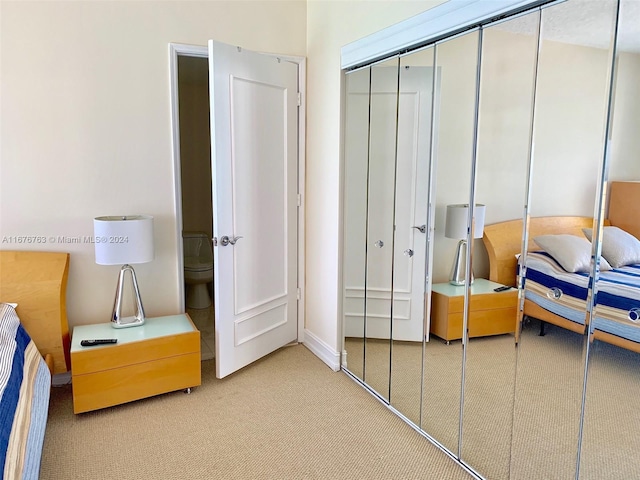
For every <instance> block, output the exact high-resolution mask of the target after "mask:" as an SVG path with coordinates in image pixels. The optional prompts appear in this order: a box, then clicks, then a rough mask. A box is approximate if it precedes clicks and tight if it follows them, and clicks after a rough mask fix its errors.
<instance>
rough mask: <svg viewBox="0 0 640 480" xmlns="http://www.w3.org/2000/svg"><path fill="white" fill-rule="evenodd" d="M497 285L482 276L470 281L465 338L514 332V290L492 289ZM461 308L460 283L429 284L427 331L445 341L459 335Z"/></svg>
mask: <svg viewBox="0 0 640 480" xmlns="http://www.w3.org/2000/svg"><path fill="white" fill-rule="evenodd" d="M500 286H501V285H500V284H499V283H494V282H491V281H489V280H485V279H484V278H476V279H475V281H474V282H473V284H472V285H471V291H470V305H469V338H471V337H484V336H487V335H501V334H504V333H514V332H515V326H516V307H517V305H518V290H517V289H515V288H512V289H510V290H507V291H504V292H494V291H493V289H494V288H496V287H500ZM463 310H464V285H462V286H457V285H451V284H450V283H437V284H435V285H433V286H432V293H431V328H430V332H431V333H432V334H434V335H436V336H438V337H440V338H442V339H443V340H446V341H447V342H449V341H451V340H457V339H460V338H462V317H463Z"/></svg>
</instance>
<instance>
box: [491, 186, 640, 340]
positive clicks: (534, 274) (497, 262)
mask: <svg viewBox="0 0 640 480" xmlns="http://www.w3.org/2000/svg"><path fill="white" fill-rule="evenodd" d="M608 198H609V201H608V205H609V208H608V218H607V220H606V221H605V222H604V225H605V230H606V231H607V232H610V231H613V230H617V228H619V229H622V230H624V231H625V232H628V233H629V234H631V235H633V236H635V237H636V238H640V182H612V183H611V186H610V192H609V197H608ZM592 227H593V219H592V218H591V217H537V218H530V220H529V242H528V245H527V252H528V253H527V260H526V270H525V271H526V273H525V276H526V278H525V279H524V302H523V314H524V315H525V316H529V317H533V318H537V319H539V320H541V321H542V322H543V323H542V325H544V323H551V324H554V325H557V326H560V327H563V328H566V329H568V330H571V331H574V332H577V333H584V331H585V328H586V325H587V324H589V322H590V317H589V316H588V314H587V307H586V306H587V302H588V298H587V297H588V294H589V290H588V287H589V281H590V279H589V273H588V272H576V273H568V272H567V271H566V269H565V268H563V267H562V266H561V265H560V264H559V263H558V261H557V258H556V257H558V256H557V255H551V254H549V252H548V251H541V250H542V249H541V248H540V246H539V245H538V244H536V243H535V242H534V238H536V237H538V238H540V236H552V237H553V238H555V237H557V235H560V234H568V235H572V236H576V237H581V238H582V239H586V237H585V234H584V229H591V228H592ZM609 229H611V230H609ZM552 237H550V238H552ZM521 238H522V220H513V221H508V222H501V223H497V224H494V225H488V226H485V236H484V238H483V241H484V244H485V246H486V248H487V253H488V255H489V266H490V279H491V280H492V281H495V282H498V283H502V284H505V285H512V286H515V285H516V282H517V272H518V268H519V266H518V259H517V255H518V254H519V253H520V252H521V248H522V240H521ZM587 241H588V240H587ZM545 246H546V245H545ZM603 248H604V243H603ZM540 251H541V252H540ZM550 251H553V250H550ZM554 253H555V252H554ZM603 256H605V255H604V250H603ZM558 258H559V257H558ZM581 261H582V262H583V263H584V259H582V260H581ZM586 261H587V263H588V261H589V259H588V258H587V259H586ZM565 267H566V265H565ZM602 267H603V268H602V269H601V271H600V273H599V277H600V278H599V281H598V290H597V291H598V293H597V297H596V298H597V302H596V303H597V305H596V308H595V309H594V313H593V318H592V322H593V323H592V324H591V328H590V331H591V332H592V339H600V340H603V341H606V342H609V343H612V344H615V345H618V346H621V347H624V348H627V349H630V350H633V351H635V352H640V321H639V319H638V315H640V262H638V264H631V265H623V266H618V265H616V266H615V267H614V268H613V269H611V270H606V269H607V268H608V267H607V266H606V265H604V262H603V265H602ZM567 268H568V267H567ZM568 269H569V270H572V269H571V268H568ZM587 270H588V269H587ZM605 270H606V271H605ZM516 332H519V329H518V328H516ZM517 340H518V334H517V333H516V341H517Z"/></svg>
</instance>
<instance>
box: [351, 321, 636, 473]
mask: <svg viewBox="0 0 640 480" xmlns="http://www.w3.org/2000/svg"><path fill="white" fill-rule="evenodd" d="M538 333H539V323H538V322H537V321H531V322H529V323H526V324H525V325H524V329H523V332H522V337H521V341H520V345H519V346H518V348H515V345H514V341H513V337H512V336H510V335H501V336H494V337H485V338H474V339H471V340H470V342H469V346H468V349H467V361H466V374H465V375H466V381H465V389H464V391H465V399H464V417H463V428H462V450H461V452H460V455H461V458H462V459H463V460H464V461H465V462H466V463H467V464H469V465H472V466H473V467H474V469H475V470H476V471H477V472H479V473H480V474H482V475H483V476H484V477H486V478H488V479H507V478H510V479H517V480H529V479H550V480H559V479H567V480H570V479H571V480H573V479H574V478H575V472H576V461H577V447H578V437H579V426H580V412H581V400H582V387H583V377H584V361H585V357H584V349H585V341H584V337H583V336H581V335H578V334H575V333H573V332H570V331H568V330H564V329H562V328H559V327H554V326H547V334H546V335H545V336H543V337H540V336H538ZM362 343H363V342H362V340H353V339H348V341H347V351H348V366H349V369H351V367H352V366H353V368H354V369H355V371H356V372H359V373H360V374H361V372H362V371H363V364H362V363H363V362H362V360H360V361H358V356H357V354H358V353H359V352H362V351H363V350H364V349H363V344H362ZM366 352H367V359H366V361H365V362H364V367H365V368H364V373H365V377H366V379H365V380H366V382H367V383H368V384H369V385H371V386H372V387H373V388H381V389H382V390H381V391H382V392H384V395H383V396H384V397H385V398H386V397H389V396H390V403H391V405H393V406H394V407H395V408H397V409H398V410H399V411H400V412H402V413H403V414H404V415H405V416H406V417H407V418H409V419H410V420H411V421H413V422H414V423H416V424H417V425H421V427H422V429H423V430H424V431H426V432H428V433H429V434H430V435H432V436H433V437H434V438H436V439H437V440H438V441H440V443H442V444H443V445H444V446H445V447H447V448H448V449H449V450H450V451H452V452H454V453H457V452H458V439H459V427H460V425H459V408H460V391H461V381H460V380H461V369H462V346H461V343H460V342H459V341H458V342H452V343H451V345H446V344H445V343H444V342H442V341H440V340H439V339H437V338H433V339H432V341H430V342H428V344H427V345H426V347H425V349H424V352H423V349H422V346H421V345H416V344H411V343H403V342H394V344H393V348H392V351H391V358H392V359H393V360H392V365H391V368H390V367H389V358H390V354H389V342H388V341H386V342H384V341H379V340H367V342H366ZM590 353H591V354H590V358H589V374H588V389H587V397H586V416H585V424H584V437H583V449H582V456H581V465H580V478H581V479H593V480H599V479H640V457H639V456H638V455H637V442H638V438H639V436H638V432H640V413H638V409H637V406H636V404H637V401H638V399H640V374H639V372H640V355H639V354H636V353H633V352H629V351H627V350H624V349H621V348H618V347H614V346H612V345H609V344H606V343H602V342H598V341H596V342H594V343H593V344H592V345H591V347H590ZM423 355H424V359H425V363H424V370H422V363H421V358H422V356H423ZM389 371H391V374H390V375H389ZM422 376H423V377H424V382H423V384H422V391H421V390H420V378H422ZM389 382H391V394H390V395H389ZM421 398H422V403H421ZM512 438H513V440H512Z"/></svg>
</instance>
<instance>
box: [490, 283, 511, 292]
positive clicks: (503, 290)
mask: <svg viewBox="0 0 640 480" xmlns="http://www.w3.org/2000/svg"><path fill="white" fill-rule="evenodd" d="M512 288H513V287H510V286H509V285H504V286H502V287H498V288H494V289H493V291H494V292H506V291H507V290H511V289H512Z"/></svg>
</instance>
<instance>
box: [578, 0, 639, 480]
mask: <svg viewBox="0 0 640 480" xmlns="http://www.w3.org/2000/svg"><path fill="white" fill-rule="evenodd" d="M639 26H640V3H638V2H637V1H633V0H621V1H620V10H619V19H618V34H617V41H616V52H615V65H614V72H615V74H614V78H613V89H612V104H611V108H610V119H609V121H610V123H609V134H608V148H607V150H606V152H607V154H606V163H605V167H604V171H603V180H604V183H603V187H602V190H603V194H604V195H603V198H602V202H601V210H600V212H599V213H600V214H601V215H600V220H601V221H600V222H598V227H599V229H600V230H599V231H597V232H596V234H595V235H593V234H591V232H588V233H589V237H591V238H593V239H594V240H596V239H598V240H599V245H600V250H601V254H602V258H603V259H604V260H605V261H606V262H607V263H608V264H609V265H610V266H611V268H612V269H611V270H607V268H608V266H606V265H605V264H604V262H602V260H601V263H600V268H599V272H598V274H597V275H598V277H597V282H596V287H595V292H596V294H595V302H594V303H595V305H594V310H593V314H592V315H591V318H590V328H589V333H590V344H589V360H588V365H587V369H588V374H587V385H586V400H585V406H584V427H583V437H582V449H581V455H580V478H582V479H600V478H640V457H639V456H638V452H637V441H638V432H639V431H640V415H639V414H638V411H637V403H638V398H640V240H638V239H640V182H639V181H640V138H639V136H638V132H640V43H639V42H638V35H637V34H638V29H639Z"/></svg>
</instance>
